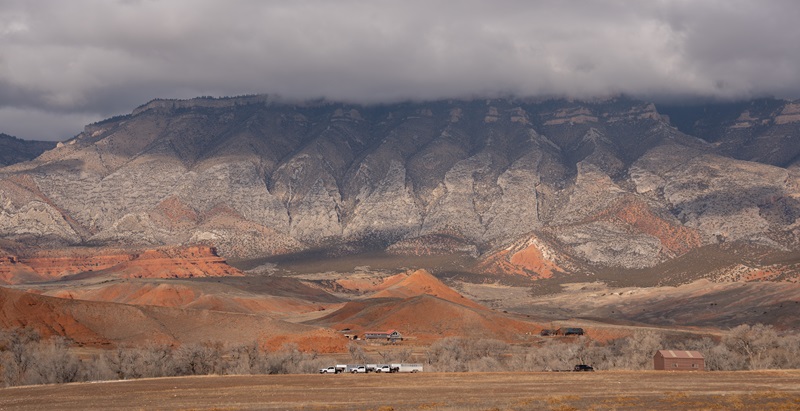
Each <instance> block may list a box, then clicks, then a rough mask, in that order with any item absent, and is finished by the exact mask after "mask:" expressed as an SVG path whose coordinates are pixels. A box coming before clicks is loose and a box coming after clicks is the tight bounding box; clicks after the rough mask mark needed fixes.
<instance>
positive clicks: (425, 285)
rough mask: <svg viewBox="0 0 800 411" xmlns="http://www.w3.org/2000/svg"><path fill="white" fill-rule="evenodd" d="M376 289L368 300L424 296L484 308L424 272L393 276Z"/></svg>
mask: <svg viewBox="0 0 800 411" xmlns="http://www.w3.org/2000/svg"><path fill="white" fill-rule="evenodd" d="M378 288H379V289H380V291H378V292H377V293H375V294H373V295H371V296H370V298H408V297H414V296H418V295H423V294H426V295H432V296H435V297H439V298H441V299H443V300H447V301H451V302H454V303H456V304H461V305H465V306H468V307H473V308H484V307H483V306H481V305H480V304H478V303H476V302H474V301H472V300H470V299H468V298H465V297H464V296H463V295H461V294H459V293H457V292H456V291H455V290H453V289H452V288H450V287H448V286H447V285H445V284H444V283H443V282H441V281H439V279H438V278H436V277H434V276H433V275H432V274H431V273H429V272H428V271H426V270H417V271H414V272H412V273H402V274H397V275H394V276H392V277H389V278H387V279H386V280H385V281H384V282H383V284H381V286H380V287H378Z"/></svg>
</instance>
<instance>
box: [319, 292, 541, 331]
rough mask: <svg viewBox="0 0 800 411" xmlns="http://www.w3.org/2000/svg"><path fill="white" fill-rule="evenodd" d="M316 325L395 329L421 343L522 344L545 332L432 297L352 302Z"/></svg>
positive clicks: (539, 327)
mask: <svg viewBox="0 0 800 411" xmlns="http://www.w3.org/2000/svg"><path fill="white" fill-rule="evenodd" d="M313 323H315V324H319V325H325V326H330V327H332V328H335V329H344V328H350V329H352V330H356V332H364V331H371V330H389V329H396V330H398V331H400V332H401V333H402V334H403V335H404V336H405V337H413V338H416V339H418V340H434V339H438V338H442V337H446V336H462V337H475V338H494V339H502V340H506V341H520V340H524V339H526V336H527V335H528V334H530V333H536V332H538V331H539V330H541V328H542V327H541V326H540V325H538V324H534V323H529V322H524V321H520V320H516V319H513V318H510V317H508V316H505V315H503V314H500V313H497V312H494V311H491V310H487V309H480V308H474V307H468V306H465V305H461V304H456V303H454V302H451V301H447V300H443V299H441V298H437V297H433V296H430V295H419V296H416V297H412V298H406V299H368V300H362V301H353V302H349V303H347V304H345V306H344V307H342V308H341V309H339V310H337V311H336V312H334V313H332V314H331V315H328V316H326V317H323V318H320V319H318V320H315V321H313Z"/></svg>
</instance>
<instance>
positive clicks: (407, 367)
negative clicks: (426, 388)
mask: <svg viewBox="0 0 800 411" xmlns="http://www.w3.org/2000/svg"><path fill="white" fill-rule="evenodd" d="M389 368H390V369H391V371H392V372H422V364H389Z"/></svg>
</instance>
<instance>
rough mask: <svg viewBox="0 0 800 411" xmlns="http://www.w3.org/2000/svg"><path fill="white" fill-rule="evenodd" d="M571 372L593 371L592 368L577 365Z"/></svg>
mask: <svg viewBox="0 0 800 411" xmlns="http://www.w3.org/2000/svg"><path fill="white" fill-rule="evenodd" d="M572 371H594V367H592V366H591V365H586V364H578V365H576V366H575V368H573V369H572Z"/></svg>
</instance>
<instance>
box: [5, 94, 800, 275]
mask: <svg viewBox="0 0 800 411" xmlns="http://www.w3.org/2000/svg"><path fill="white" fill-rule="evenodd" d="M797 104H798V103H796V102H790V101H779V100H774V101H772V102H770V104H768V106H769V107H770V110H761V111H756V110H755V109H753V108H752V107H751V106H746V105H745V106H743V107H744V108H745V111H748V112H751V113H754V114H748V115H747V116H745V115H744V113H743V112H742V113H739V114H738V115H737V116H736V118H735V119H734V120H729V119H730V118H732V117H733V115H732V114H730V115H728V116H727V117H724V116H723V117H724V118H725V119H728V120H725V121H719V122H718V123H717V128H718V129H715V130H714V131H713V132H712V131H708V135H709V136H712V137H713V138H712V137H708V139H709V140H708V141H706V140H703V139H702V138H700V137H702V136H693V135H689V134H685V133H684V132H682V131H681V130H680V128H683V129H684V130H687V131H691V130H710V128H709V126H708V125H704V124H701V123H697V121H698V120H694V122H691V121H688V120H685V119H683V120H681V121H680V122H678V123H679V124H682V126H681V127H680V128H676V127H674V126H673V125H672V123H670V122H669V121H668V120H669V119H668V118H667V117H668V116H667V115H665V114H662V113H660V112H659V111H658V109H657V106H656V105H654V104H652V103H648V102H644V101H639V100H635V99H631V98H627V97H616V98H611V99H605V100H593V101H575V100H525V99H517V100H515V99H493V100H443V101H434V102H424V103H410V102H406V103H397V104H387V105H371V106H362V105H357V104H346V103H337V102H327V101H315V102H310V103H305V104H304V103H297V104H291V103H287V102H284V101H280V100H279V99H275V100H272V99H271V97H269V96H245V97H240V98H224V99H211V98H198V99H191V100H153V101H151V102H149V103H147V104H145V105H142V106H140V107H138V108H137V109H135V110H134V111H133V112H132V113H131V114H130V115H126V116H119V117H115V118H112V119H108V120H104V121H101V122H98V123H95V124H92V125H89V126H87V127H86V129H85V130H84V132H82V133H81V134H79V135H78V136H76V137H75V138H73V139H71V140H69V141H67V142H65V143H63V144H61V145H60V147H58V148H56V149H53V150H50V151H48V152H46V153H44V154H42V155H41V156H39V157H38V158H37V159H35V160H33V161H29V162H26V163H20V164H16V165H12V166H9V167H6V168H3V169H0V199H2V200H3V203H4V204H5V205H3V209H2V213H0V234H2V235H3V236H4V238H7V239H9V240H11V241H16V242H19V243H22V244H32V245H36V246H39V247H61V246H71V245H83V246H86V245H89V246H120V245H123V246H164V245H192V244H206V245H210V246H215V247H217V248H218V249H219V250H220V253H221V254H222V255H224V256H226V257H236V258H256V257H263V256H269V255H277V254H283V253H292V252H298V251H303V250H309V249H313V248H319V247H337V248H339V249H340V250H347V249H349V250H351V251H357V250H363V249H384V248H387V247H389V248H390V249H393V250H395V251H393V252H399V253H403V252H412V253H413V251H411V249H410V248H408V247H398V246H395V247H392V245H394V244H414V247H417V248H420V249H423V248H425V249H428V250H434V249H440V248H445V249H448V248H452V247H457V248H458V249H459V250H460V251H459V252H463V251H464V250H469V249H470V247H474V248H472V249H474V250H475V251H474V252H472V253H476V254H477V255H482V256H483V257H484V258H489V254H487V253H489V252H490V251H491V250H494V249H496V248H498V247H500V248H502V247H506V246H508V245H509V244H512V243H515V242H519V241H522V242H525V241H527V240H526V239H528V238H534V237H535V238H539V240H537V241H540V243H541V245H544V244H546V246H547V247H546V248H548V249H550V250H554V251H557V252H556V253H551V254H553V255H555V254H558V255H561V256H563V257H564V258H565V259H567V260H570V261H572V263H570V264H567V267H573V268H570V269H569V270H574V269H575V268H574V267H583V268H582V269H588V270H592V268H591V267H594V266H597V267H620V268H626V269H638V268H645V267H654V266H657V265H659V264H662V263H664V262H666V261H669V260H670V259H672V258H675V257H678V256H680V255H683V254H685V253H686V252H688V251H690V250H692V249H695V248H697V247H701V246H704V245H709V244H718V243H721V242H736V241H744V242H751V243H756V244H762V245H766V246H768V247H772V248H773V249H775V250H793V249H797V248H798V235H799V234H800V226H798V222H797V218H798V216H800V201H799V199H800V169H798V167H794V166H793V164H794V163H792V161H793V160H781V159H778V157H775V156H772V157H770V156H767V155H765V154H762V152H763V150H762V151H757V152H753V153H754V154H752V155H750V156H749V157H747V156H744V155H741V154H737V153H743V152H745V151H747V149H748V147H751V146H752V143H746V142H748V141H753V140H754V139H755V140H758V139H760V138H761V139H765V141H767V142H768V143H769V144H774V145H775V146H776V147H777V150H778V151H780V150H781V149H783V151H784V152H785V153H788V154H786V156H790V155H791V153H792V150H794V147H795V146H797V147H800V144H795V142H796V140H797V139H798V138H800V137H799V136H798V130H800V116H798V115H796V114H798V113H800V112H798V113H795V111H796V110H795V109H796V105H797ZM752 105H754V106H758V103H752ZM667 112H669V113H672V116H670V117H669V118H670V119H671V118H673V117H675V118H676V119H677V117H676V116H675V114H674V111H670V110H667ZM684 117H686V116H684ZM711 118H712V119H713V118H716V117H713V116H712V117H711ZM720 118H722V117H720ZM754 118H757V120H753V119H754ZM737 119H738V120H737ZM744 123H746V125H747V127H745V126H744V125H742V124H744ZM686 124H690V125H691V126H686ZM698 124H699V125H698ZM687 127H688V128H687ZM692 127H694V128H692ZM703 127H705V128H703ZM726 130H727V131H726ZM765 130H766V131H765ZM776 130H777V131H776ZM780 133H783V134H782V137H780V138H778V137H775V136H777V135H778V134H780ZM720 136H721V137H720ZM726 141H727V143H725V142H726ZM721 142H722V143H721ZM723 143H724V144H723ZM732 147H733V148H732ZM784 148H785V149H784ZM770 150H776V148H774V147H773V148H771V149H770ZM784 157H785V156H784ZM781 158H783V157H781ZM773 163H774V164H773ZM782 165H783V166H782ZM21 179H22V180H25V181H29V182H32V183H29V184H27V185H20V184H18V183H16V182H18V181H21ZM442 239H446V241H445V242H444V243H440V242H439V240H442ZM342 244H345V246H344V247H343V246H342ZM426 244H427V245H426ZM437 247H439V248H437ZM398 249H399V251H398ZM445 251H446V250H445ZM343 252H347V251H343ZM530 252H532V251H530ZM534 254H535V253H534ZM531 255H532V254H531ZM509 258H512V257H509ZM519 258H521V257H518V259H519ZM537 258H538V257H537ZM523 265H524V264H523ZM535 267H538V268H535ZM547 267H549V268H547ZM553 267H561V266H560V265H559V264H558V263H557V262H553V264H549V263H543V264H539V263H536V264H533V265H529V267H528V268H523V272H528V273H529V274H531V275H534V276H537V275H538V274H537V273H536V272H535V271H536V270H540V269H545V271H548V272H547V273H546V274H547V275H548V276H549V275H552V269H553ZM561 268H562V269H565V268H564V267H561ZM557 271H558V270H557Z"/></svg>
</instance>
